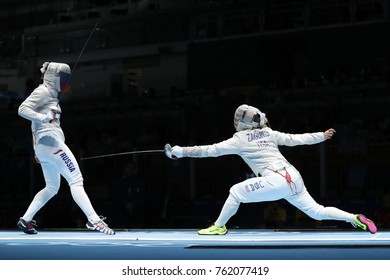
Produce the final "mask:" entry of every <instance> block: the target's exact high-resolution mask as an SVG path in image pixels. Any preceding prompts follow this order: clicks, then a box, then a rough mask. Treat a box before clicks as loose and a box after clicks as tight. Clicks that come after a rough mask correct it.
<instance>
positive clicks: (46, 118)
mask: <svg viewBox="0 0 390 280" xmlns="http://www.w3.org/2000/svg"><path fill="white" fill-rule="evenodd" d="M53 119H54V112H53V111H52V110H50V111H48V112H47V113H46V115H44V117H43V118H42V119H41V121H42V123H48V122H51V121H52V120H53Z"/></svg>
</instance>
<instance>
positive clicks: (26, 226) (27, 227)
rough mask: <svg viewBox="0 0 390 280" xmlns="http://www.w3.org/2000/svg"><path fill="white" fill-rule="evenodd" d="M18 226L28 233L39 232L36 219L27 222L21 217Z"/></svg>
mask: <svg viewBox="0 0 390 280" xmlns="http://www.w3.org/2000/svg"><path fill="white" fill-rule="evenodd" d="M16 226H17V228H18V229H20V230H22V231H23V232H24V233H27V234H37V233H38V232H37V231H36V229H35V228H34V227H36V226H37V223H36V222H35V221H34V220H31V221H29V222H27V221H26V220H24V219H23V218H20V219H19V221H18V223H17V224H16Z"/></svg>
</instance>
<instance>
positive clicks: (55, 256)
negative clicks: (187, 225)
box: [0, 229, 390, 260]
mask: <svg viewBox="0 0 390 280" xmlns="http://www.w3.org/2000/svg"><path fill="white" fill-rule="evenodd" d="M204 259H209V260H212V259H214V260H390V232H388V231H384V232H378V233H376V234H370V233H367V232H363V231H359V230H354V231H338V230H334V231H330V230H329V231H328V230H325V231H324V230H322V231H316V230H313V231H299V230H297V231H274V230H244V229H235V230H230V231H229V233H228V234H227V235H224V236H199V235H197V234H196V231H195V230H175V229H171V230H129V231H125V230H123V231H117V234H116V235H113V236H109V235H104V234H101V233H98V232H91V231H83V230H80V231H76V230H74V231H72V230H41V231H39V233H38V234H37V235H27V234H24V233H22V232H20V231H4V230H3V231H0V260H204Z"/></svg>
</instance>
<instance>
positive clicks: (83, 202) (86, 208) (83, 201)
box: [70, 186, 100, 222]
mask: <svg viewBox="0 0 390 280" xmlns="http://www.w3.org/2000/svg"><path fill="white" fill-rule="evenodd" d="M70 191H71V193H72V197H73V200H74V201H75V202H76V204H77V205H78V206H79V207H80V208H81V210H82V211H83V212H84V214H85V216H87V218H88V220H90V221H92V222H97V221H99V220H100V218H99V216H98V215H97V214H96V212H95V210H94V209H93V207H92V204H91V201H90V200H89V197H88V195H87V194H86V192H85V190H84V187H83V186H72V187H71V188H70Z"/></svg>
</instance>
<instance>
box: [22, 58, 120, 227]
mask: <svg viewBox="0 0 390 280" xmlns="http://www.w3.org/2000/svg"><path fill="white" fill-rule="evenodd" d="M40 70H41V73H42V79H43V83H42V84H40V85H39V86H38V87H37V88H36V89H34V91H33V92H32V93H31V94H30V96H28V97H27V98H26V100H25V101H23V103H22V104H21V105H20V106H19V109H18V113H19V115H20V116H21V117H23V118H25V119H27V120H29V121H31V122H32V124H31V130H32V135H33V148H34V152H35V157H36V160H37V162H39V163H40V165H41V167H42V171H43V176H44V178H45V183H46V186H45V187H44V188H43V189H42V190H40V191H39V192H38V193H37V194H36V195H35V197H34V199H33V200H32V202H31V204H30V206H29V207H28V209H27V211H26V213H25V214H24V215H23V216H22V217H21V218H20V219H19V221H18V222H17V227H18V228H19V229H21V230H22V231H23V232H25V233H27V234H36V233H37V230H36V229H35V227H36V222H35V221H34V220H33V218H34V216H35V214H36V213H37V212H38V211H39V210H40V209H41V208H42V207H43V206H44V205H45V204H46V203H47V202H48V201H49V200H50V199H51V198H52V197H53V196H54V195H56V194H57V193H58V190H59V188H60V182H61V175H62V176H63V177H64V178H65V179H66V180H67V182H68V184H69V187H70V191H71V194H72V198H73V200H74V201H75V202H76V204H77V205H78V206H79V207H80V208H81V210H82V211H83V212H84V214H85V216H86V217H87V223H86V227H87V228H88V229H90V230H96V231H99V232H102V233H105V234H109V235H112V234H115V232H114V230H112V229H111V228H109V227H108V225H107V224H106V223H105V222H104V220H105V217H102V216H98V215H97V214H96V212H95V210H94V208H93V206H92V204H91V201H90V199H89V197H88V195H87V194H86V192H85V190H84V183H83V176H82V174H81V171H80V168H79V165H78V163H77V161H76V158H75V157H74V155H73V153H72V151H71V150H70V149H69V148H68V146H67V145H66V144H65V137H64V133H63V131H62V129H61V126H60V116H61V108H60V105H59V99H60V96H61V94H64V93H67V92H69V91H70V79H71V69H70V67H69V65H67V64H64V63H56V62H45V63H44V64H43V65H42V68H41V69H40Z"/></svg>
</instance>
